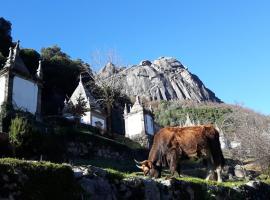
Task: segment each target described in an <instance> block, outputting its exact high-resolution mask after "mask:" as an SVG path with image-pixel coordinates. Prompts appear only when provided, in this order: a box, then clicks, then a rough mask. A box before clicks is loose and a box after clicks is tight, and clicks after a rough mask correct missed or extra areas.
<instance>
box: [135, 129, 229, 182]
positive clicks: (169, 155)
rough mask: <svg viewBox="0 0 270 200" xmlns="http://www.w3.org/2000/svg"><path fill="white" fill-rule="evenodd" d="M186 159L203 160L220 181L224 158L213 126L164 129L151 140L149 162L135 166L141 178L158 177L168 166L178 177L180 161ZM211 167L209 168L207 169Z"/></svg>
mask: <svg viewBox="0 0 270 200" xmlns="http://www.w3.org/2000/svg"><path fill="white" fill-rule="evenodd" d="M189 158H203V159H204V160H205V161H207V164H208V167H211V168H210V170H209V175H208V176H207V178H206V179H207V180H208V179H209V177H210V176H211V174H213V172H215V173H217V180H218V181H219V182H221V181H222V179H221V169H222V167H223V166H224V157H223V154H222V151H221V147H220V142H219V133H218V131H217V130H216V129H215V128H214V127H213V126H212V125H201V126H191V127H183V128H180V127H167V128H163V129H161V130H160V131H159V132H158V133H157V134H156V135H155V137H154V142H153V146H152V148H151V150H150V153H149V156H148V160H145V161H143V162H137V164H140V165H141V166H138V167H139V168H140V169H142V170H143V172H144V175H148V174H149V175H150V176H151V177H156V178H157V177H160V175H161V170H162V167H165V166H169V168H170V171H171V173H172V175H173V174H174V173H175V172H178V174H179V175H180V161H181V160H184V159H189ZM209 165H210V166H209Z"/></svg>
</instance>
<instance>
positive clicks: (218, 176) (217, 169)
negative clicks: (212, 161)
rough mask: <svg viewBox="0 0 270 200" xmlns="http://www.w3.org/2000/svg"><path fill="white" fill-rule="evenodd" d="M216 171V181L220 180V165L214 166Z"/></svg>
mask: <svg viewBox="0 0 270 200" xmlns="http://www.w3.org/2000/svg"><path fill="white" fill-rule="evenodd" d="M216 173H217V181H218V182H222V177H221V167H220V166H218V167H217V168H216Z"/></svg>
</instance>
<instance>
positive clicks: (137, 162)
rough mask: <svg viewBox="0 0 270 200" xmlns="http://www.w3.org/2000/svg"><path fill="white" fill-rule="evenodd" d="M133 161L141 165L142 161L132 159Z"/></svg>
mask: <svg viewBox="0 0 270 200" xmlns="http://www.w3.org/2000/svg"><path fill="white" fill-rule="evenodd" d="M134 161H135V163H137V164H139V165H142V162H139V161H137V160H136V159H134Z"/></svg>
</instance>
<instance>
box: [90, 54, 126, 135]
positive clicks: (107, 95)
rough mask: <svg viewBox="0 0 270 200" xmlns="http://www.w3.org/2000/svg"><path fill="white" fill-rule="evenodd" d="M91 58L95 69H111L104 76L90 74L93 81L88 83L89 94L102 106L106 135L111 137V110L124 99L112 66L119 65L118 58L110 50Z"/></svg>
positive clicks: (120, 85) (115, 69) (115, 70)
mask: <svg viewBox="0 0 270 200" xmlns="http://www.w3.org/2000/svg"><path fill="white" fill-rule="evenodd" d="M91 58H92V63H93V66H95V68H101V67H103V66H105V67H104V68H103V69H105V68H106V67H109V68H110V69H111V70H110V73H108V74H107V75H106V76H104V74H102V73H99V74H92V75H91V76H92V78H93V80H94V81H89V82H88V84H89V86H90V87H89V88H90V90H91V92H92V93H93V94H94V96H95V97H96V98H97V99H96V102H97V103H98V104H100V105H102V106H103V107H104V108H105V110H106V114H107V116H106V118H107V120H106V121H107V133H108V134H110V135H111V136H113V132H112V109H113V107H114V106H115V104H116V102H117V101H118V100H119V99H121V98H122V97H125V95H124V94H122V93H121V90H122V88H123V87H122V84H121V82H120V81H119V78H118V74H117V68H116V67H115V65H114V64H113V63H116V64H117V65H119V64H120V58H119V56H118V55H117V53H116V51H115V50H114V49H110V50H108V51H107V52H102V51H100V50H97V51H95V52H94V53H93V54H92V56H91ZM88 74H89V73H88Z"/></svg>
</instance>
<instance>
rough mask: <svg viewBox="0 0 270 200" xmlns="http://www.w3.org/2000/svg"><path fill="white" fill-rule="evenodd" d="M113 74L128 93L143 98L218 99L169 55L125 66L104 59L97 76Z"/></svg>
mask: <svg viewBox="0 0 270 200" xmlns="http://www.w3.org/2000/svg"><path fill="white" fill-rule="evenodd" d="M113 74H116V79H117V81H118V83H120V84H121V86H122V88H123V92H124V93H125V94H127V95H128V96H136V95H140V96H141V97H142V98H145V99H147V100H172V99H178V100H193V101H196V102H203V101H211V102H221V100H220V99H219V98H218V97H216V96H215V94H214V93H213V92H212V91H211V90H209V89H208V88H207V87H206V86H205V85H204V84H203V82H202V81H201V80H200V79H199V78H198V77H197V76H196V75H194V74H192V73H191V72H189V71H188V69H187V68H186V67H184V66H183V65H182V64H181V62H179V61H178V60H176V59H175V58H172V57H160V58H158V59H157V60H154V61H153V62H151V61H149V60H144V61H142V62H141V63H140V64H138V65H134V66H132V67H129V68H118V67H116V66H114V65H113V64H112V63H108V64H107V65H106V66H105V67H104V68H103V69H102V70H101V71H100V72H99V74H98V76H100V77H102V78H103V79H109V78H108V77H110V76H111V75H113Z"/></svg>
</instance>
